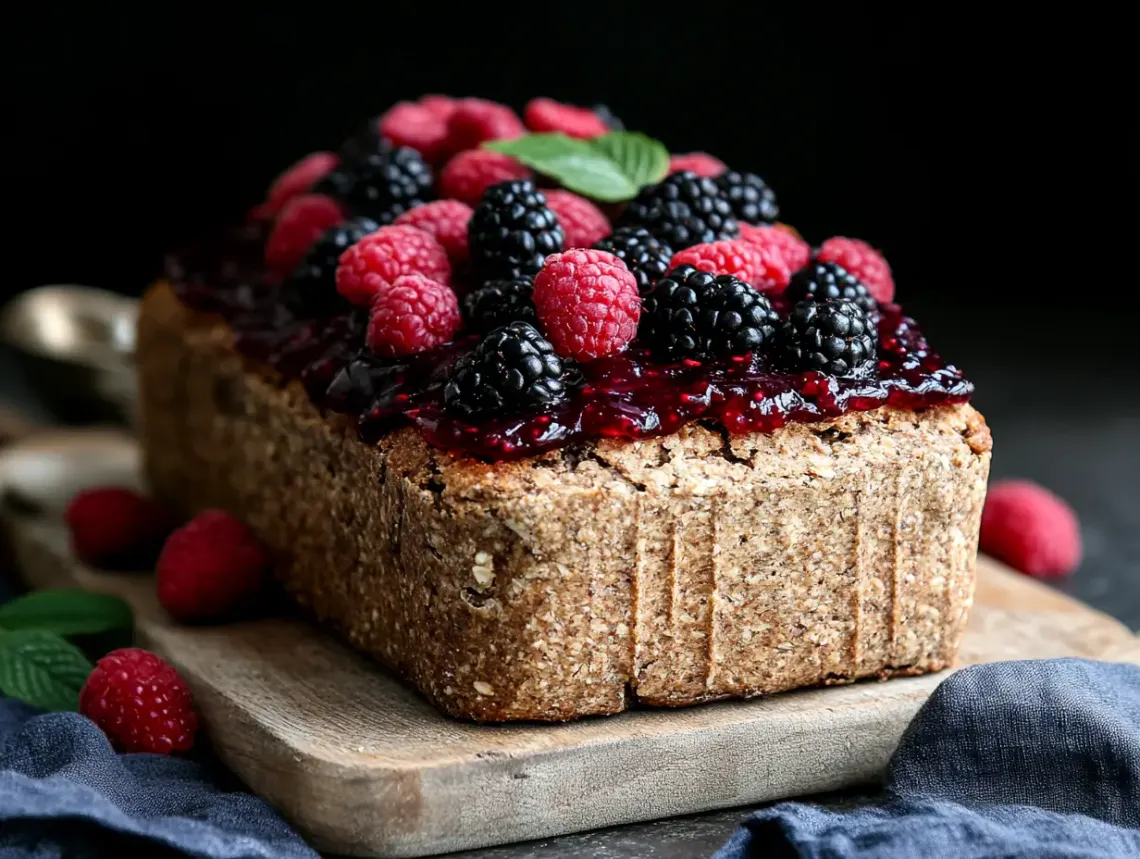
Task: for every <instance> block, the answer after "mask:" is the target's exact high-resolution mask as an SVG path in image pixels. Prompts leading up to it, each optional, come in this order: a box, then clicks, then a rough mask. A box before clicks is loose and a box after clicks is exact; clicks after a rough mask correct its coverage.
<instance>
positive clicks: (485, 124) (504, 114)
mask: <svg viewBox="0 0 1140 859" xmlns="http://www.w3.org/2000/svg"><path fill="white" fill-rule="evenodd" d="M447 134H448V140H447V143H448V149H449V150H450V151H451V152H459V151H460V150H463V149H475V148H476V147H478V146H479V144H480V143H485V142H486V141H488V140H513V139H514V138H516V137H522V136H523V135H524V134H526V126H524V125H523V124H522V120H521V119H519V117H518V114H516V113H515V112H514V111H513V110H511V109H510V108H509V107H507V106H506V105H505V104H498V103H496V102H493V101H485V100H484V99H481V98H463V99H460V100H459V101H458V102H457V103H456V105H455V110H454V111H453V112H452V114H451V116H450V117H449V118H448V120H447Z"/></svg>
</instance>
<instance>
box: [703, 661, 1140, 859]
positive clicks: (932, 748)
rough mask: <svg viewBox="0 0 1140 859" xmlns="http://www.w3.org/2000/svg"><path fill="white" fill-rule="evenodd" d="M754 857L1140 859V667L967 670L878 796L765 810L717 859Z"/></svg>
mask: <svg viewBox="0 0 1140 859" xmlns="http://www.w3.org/2000/svg"><path fill="white" fill-rule="evenodd" d="M752 857H765V859H790V857H806V859H926V857H931V859H939V857H947V859H990V857H993V859H997V857H1001V859H1125V857H1127V859H1137V857H1140V668H1137V667H1135V666H1132V665H1118V664H1112V663H1106V662H1091V661H1088V660H1084V659H1052V660H1035V661H1027V662H999V663H994V664H991V665H980V666H976V667H972V668H965V669H963V670H961V671H959V672H957V673H955V674H953V675H951V676H950V677H949V678H948V679H947V680H945V681H944V682H943V683H942V684H941V685H939V687H938V688H937V689H936V690H935V692H934V694H933V695H932V696H931V697H930V700H929V701H927V702H926V704H925V705H924V706H923V708H922V709H921V710H920V711H919V713H918V715H917V716H915V718H914V721H913V722H912V723H911V725H910V727H909V728H908V729H907V730H906V732H905V734H904V735H903V738H902V741H901V743H900V744H899V748H898V750H897V751H896V752H895V754H894V757H893V758H892V759H891V762H890V765H889V767H888V771H887V780H886V795H885V797H884V799H883V801H882V802H881V803H879V804H873V805H865V806H862V807H858V808H855V809H853V810H849V811H832V810H827V809H825V808H822V807H819V806H816V805H810V804H806V803H798V802H785V803H781V804H779V805H775V806H772V807H770V808H767V809H764V810H763V811H760V812H758V813H756V814H754V815H752V816H751V817H749V818H748V819H747V820H745V821H744V823H743V825H742V826H741V828H740V829H738V830H737V831H736V833H735V834H734V835H733V837H732V840H730V841H729V842H728V844H726V845H725V846H724V847H722V848H721V849H720V850H719V851H718V852H717V853H716V855H715V856H714V857H713V859H752Z"/></svg>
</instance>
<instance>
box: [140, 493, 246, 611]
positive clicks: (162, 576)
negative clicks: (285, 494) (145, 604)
mask: <svg viewBox="0 0 1140 859" xmlns="http://www.w3.org/2000/svg"><path fill="white" fill-rule="evenodd" d="M268 568H269V552H268V551H267V550H266V548H265V547H264V546H263V545H262V544H261V541H259V540H258V539H257V537H255V536H254V534H253V532H252V531H250V530H249V528H247V527H246V526H245V524H244V523H243V522H242V521H241V520H239V519H236V518H234V517H233V516H231V515H230V514H229V513H227V512H226V511H225V510H205V511H203V512H202V513H199V514H198V515H197V516H195V517H194V518H193V519H191V520H190V521H189V522H188V523H187V524H185V525H183V526H182V527H181V528H179V529H178V530H177V531H175V532H174V533H173V534H171V535H170V536H169V537H168V538H167V540H166V545H165V546H163V547H162V554H161V555H159V557H158V564H157V565H156V567H155V571H156V574H157V575H156V583H157V585H158V601H159V603H161V604H162V607H163V608H164V609H166V611H167V612H168V613H169V614H170V616H171V617H174V618H176V619H177V620H180V621H183V622H186V623H191V622H194V621H204V620H217V619H219V618H223V617H228V616H231V615H234V614H237V613H238V612H239V611H240V610H241V609H243V608H249V607H250V606H251V604H252V603H253V601H254V599H255V598H256V597H257V596H258V595H259V594H260V593H261V592H262V589H263V587H264V585H265V580H266V572H267V570H268Z"/></svg>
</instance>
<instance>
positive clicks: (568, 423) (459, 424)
mask: <svg viewBox="0 0 1140 859" xmlns="http://www.w3.org/2000/svg"><path fill="white" fill-rule="evenodd" d="M263 240H264V236H263V235H262V234H261V233H260V231H258V230H256V229H247V230H243V231H239V232H237V233H235V234H231V235H229V236H227V237H226V238H225V240H216V241H212V242H207V243H204V244H202V245H200V246H198V247H195V248H190V249H188V250H187V251H186V252H184V253H183V254H181V255H179V256H178V257H173V258H171V259H170V260H169V261H168V264H167V277H168V279H169V280H170V282H171V283H172V285H173V287H174V289H175V291H176V293H177V294H178V296H179V297H180V299H181V300H182V301H183V303H185V304H186V305H187V306H189V307H191V308H193V309H195V310H199V311H203V312H208V313H215V314H218V315H219V316H221V317H222V318H224V319H225V320H226V321H227V322H228V323H229V325H230V326H231V327H232V328H233V330H234V334H235V343H236V345H237V348H238V349H239V350H240V351H241V352H242V353H243V354H245V355H246V356H248V357H249V358H251V359H254V360H258V361H264V362H267V363H269V364H271V365H272V366H274V367H275V368H276V369H277V371H278V372H279V373H280V374H281V375H282V377H284V378H286V379H295V380H299V381H300V382H301V383H302V384H303V385H304V387H305V389H306V391H307V392H308V394H309V396H310V397H311V398H312V400H313V402H314V403H316V404H317V405H318V406H319V407H321V408H323V409H327V410H330V411H335V412H341V413H345V414H350V415H355V416H357V419H358V426H359V431H360V436H361V438H362V439H364V440H366V441H374V440H376V439H377V438H379V437H380V436H381V435H383V434H384V433H385V432H387V431H389V430H391V429H393V428H394V427H397V426H400V425H403V424H407V423H409V422H410V423H411V424H413V425H415V426H416V427H417V428H418V429H419V431H420V432H421V433H422V434H423V436H424V438H425V439H427V441H428V442H430V443H431V444H433V445H435V446H436V447H439V448H443V449H445V450H453V451H461V452H465V453H469V454H472V455H474V456H478V457H481V458H484V459H488V460H505V459H520V458H523V457H526V456H532V455H535V454H538V453H541V452H543V451H546V450H550V449H552V448H556V447H560V446H562V445H564V444H567V443H570V442H574V441H581V440H586V439H596V438H604V437H610V438H627V439H637V438H646V437H650V436H657V435H664V434H667V433H671V432H675V431H676V430H677V429H678V428H680V427H681V426H682V425H684V424H686V423H688V422H691V421H695V420H706V421H707V420H711V421H715V422H716V423H719V424H720V425H722V426H724V427H725V428H726V429H727V430H728V431H729V432H732V433H745V432H756V431H760V432H771V431H772V430H775V429H778V428H779V427H781V426H783V425H785V424H787V423H789V422H812V421H818V420H822V419H826V418H831V417H836V416H838V415H842V414H844V413H845V412H849V411H866V410H869V409H873V408H876V407H878V406H882V405H891V406H897V407H900V408H911V409H917V408H923V407H929V406H935V405H941V404H946V403H963V402H966V401H967V400H968V399H969V398H970V396H971V395H972V394H973V390H974V389H973V385H972V384H970V383H969V382H968V381H966V379H965V378H964V377H963V375H962V373H961V372H960V371H959V370H958V369H957V368H956V367H954V366H953V365H951V364H947V363H945V362H944V361H943V360H942V359H941V358H940V357H939V356H938V355H937V354H936V353H935V352H933V351H931V349H930V348H929V346H928V345H927V343H926V340H925V338H924V337H923V335H922V332H921V331H920V330H919V328H918V326H917V325H916V324H915V322H914V320H912V319H910V318H909V317H907V316H905V315H903V313H902V311H901V309H900V308H899V307H897V306H895V305H891V304H885V305H883V306H882V308H881V312H880V314H879V318H878V336H879V343H878V347H879V368H878V375H877V378H872V379H861V380H856V379H837V378H834V377H830V376H826V375H823V374H821V373H816V372H812V373H799V374H795V373H786V372H780V371H778V370H775V369H772V368H770V367H768V366H766V364H765V362H764V361H763V360H762V359H760V358H756V357H753V356H750V355H748V356H743V357H740V358H733V359H729V360H725V361H718V362H710V363H698V362H695V361H682V362H677V363H672V364H663V363H661V362H659V361H655V360H653V358H652V357H651V356H650V354H649V352H648V350H647V349H645V348H644V347H642V346H641V345H639V344H638V343H637V342H636V341H635V342H634V343H633V344H632V345H631V347H630V348H629V349H627V350H626V351H625V352H623V353H621V354H619V355H616V356H613V357H609V358H604V359H601V360H597V361H593V362H591V363H589V364H585V365H581V366H577V367H573V368H572V370H571V374H572V376H573V377H574V378H573V382H574V384H573V385H572V386H571V393H570V396H569V397H568V398H567V399H566V400H565V401H564V402H562V403H559V404H558V405H557V406H555V407H553V408H551V409H549V410H548V411H545V412H543V413H541V414H524V415H516V416H511V417H498V418H494V419H491V420H485V421H480V422H478V423H467V422H464V421H460V420H457V419H455V418H452V417H450V416H449V415H448V414H447V413H446V412H445V411H444V408H443V386H444V384H445V382H446V380H447V376H448V374H449V372H450V370H451V367H452V365H453V364H454V363H455V361H456V359H457V358H459V357H460V356H461V355H463V354H465V353H467V352H469V351H471V350H472V349H474V347H475V345H476V343H477V342H478V338H477V337H475V336H460V337H459V338H457V339H456V340H455V341H453V342H451V343H448V344H446V345H444V346H441V347H438V348H436V349H432V350H430V351H427V352H423V353H420V354H418V355H414V356H412V357H410V358H400V359H393V358H381V357H378V356H376V355H374V354H372V352H371V351H370V350H369V349H368V348H367V347H366V346H365V344H364V333H365V326H366V322H367V320H366V313H365V312H364V311H362V310H359V309H352V308H350V307H349V305H347V304H345V305H344V307H343V309H342V312H339V313H334V314H333V315H330V316H325V317H322V318H306V317H305V316H304V315H303V314H299V313H298V312H296V311H294V310H290V309H289V307H288V306H287V304H286V303H285V302H282V301H281V300H279V295H280V293H279V290H278V289H277V288H276V286H277V285H276V284H275V283H273V281H272V279H271V278H270V277H268V276H267V275H265V274H264V273H263V272H262V270H261V266H260V257H261V248H262V242H263Z"/></svg>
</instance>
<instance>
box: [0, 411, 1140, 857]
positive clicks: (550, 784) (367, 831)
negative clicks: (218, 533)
mask: <svg viewBox="0 0 1140 859" xmlns="http://www.w3.org/2000/svg"><path fill="white" fill-rule="evenodd" d="M133 444H134V443H133V441H132V440H131V439H130V438H129V437H126V436H121V435H120V436H116V435H115V434H114V433H104V434H103V435H102V437H101V438H99V439H93V438H92V437H91V436H89V435H85V434H83V433H76V432H70V433H65V434H59V435H53V434H41V435H38V436H36V437H33V438H32V439H29V440H26V441H23V442H20V443H17V444H14V445H12V446H10V447H8V448H7V449H6V450H4V451H3V452H0V491H2V492H3V493H4V496H5V497H6V498H7V499H8V500H9V501H10V502H13V503H9V504H7V505H6V506H5V514H4V523H5V526H6V530H7V531H8V537H9V539H10V541H11V546H12V549H13V552H14V554H15V558H16V562H17V564H18V565H19V567H20V569H21V570H22V571H23V573H24V575H25V577H26V579H27V581H28V582H29V584H31V585H33V586H35V587H57V586H75V585H78V586H80V587H85V588H91V589H94V590H101V591H106V592H110V593H115V594H119V595H121V596H123V597H125V598H126V599H127V600H128V601H130V603H131V604H132V605H133V606H134V608H135V611H136V615H137V631H138V639H139V642H140V644H141V645H142V646H144V647H148V648H151V649H153V650H155V651H157V652H158V653H160V654H162V655H163V656H164V657H166V658H167V659H169V660H170V661H171V662H172V663H174V664H175V665H176V666H177V667H178V668H179V670H181V671H182V672H183V674H184V675H185V676H186V678H187V680H188V681H189V682H190V684H191V686H192V688H193V690H194V694H195V696H196V698H197V700H198V703H199V706H200V708H201V710H202V712H203V715H204V718H205V723H206V725H207V727H208V732H209V738H210V741H211V742H212V744H213V745H214V747H215V748H216V749H217V751H218V753H219V755H220V756H221V757H222V759H223V760H224V761H225V762H226V763H227V764H228V765H229V766H230V767H231V768H232V769H233V770H234V771H235V772H237V773H238V774H239V775H240V776H241V777H242V778H243V779H244V780H245V781H246V782H247V783H248V784H249V786H250V787H251V788H252V789H253V790H255V791H256V792H257V793H259V794H261V795H262V796H264V797H265V798H266V799H267V800H268V801H269V802H271V803H273V804H274V805H275V806H277V807H278V808H279V809H280V810H281V811H282V813H283V814H284V815H285V816H286V817H288V818H289V819H290V820H291V821H292V822H293V823H294V824H295V825H296V826H297V827H298V828H299V829H300V830H301V831H302V832H303V833H304V834H305V835H306V837H308V838H309V839H310V840H311V841H312V842H313V843H314V844H315V845H316V846H317V847H319V848H321V849H324V850H327V851H330V852H335V853H341V854H350V855H361V856H423V855H430V854H434V853H441V852H446V851H453V850H461V849H469V848H475V847H480V846H487V845H491V844H500V843H506V842H511V841H520V840H525V839H532V838H541V837H545V836H550V835H555V834H561V833H566V832H573V831H578V830H583V829H592V828H596V827H601V826H611V825H615V824H620V823H628V822H632V821H637V820H649V819H654V818H659V817H666V816H670V815H676V814H685V813H691V812H696V811H703V810H707V809H712V808H725V807H731V806H735V805H743V804H748V803H756V802H760V801H763V800H766V799H775V798H780V797H786V796H793V795H798V794H807V793H815V792H819V791H826V790H832V789H836V788H840V787H844V786H847V785H851V784H856V783H859V782H863V781H867V780H869V779H873V778H874V777H875V776H876V774H877V773H879V772H880V771H881V770H882V769H883V767H884V766H885V764H886V762H887V760H888V758H889V757H890V755H891V753H892V751H893V750H894V748H895V746H896V744H897V742H898V739H899V736H900V735H901V733H902V730H903V729H904V727H905V726H906V724H907V723H908V722H909V721H910V719H911V717H912V716H913V715H914V713H915V711H917V709H918V708H919V707H920V706H921V704H922V702H923V701H924V700H925V699H926V697H927V696H928V695H929V694H930V692H931V691H932V690H933V689H934V687H935V686H937V685H938V683H939V682H941V681H942V680H943V679H944V678H945V676H946V674H945V673H943V674H941V675H935V676H929V677H917V678H907V679H898V680H892V681H890V682H887V683H859V684H855V685H852V686H842V687H833V688H828V689H814V690H805V691H801V692H793V693H787V694H783V695H778V696H773V697H770V698H765V699H758V700H753V701H747V702H726V703H719V704H708V705H704V706H700V707H693V708H689V709H682V710H641V711H634V712H629V713H625V714H622V715H620V716H612V717H604V718H596V719H587V720H583V721H580V722H575V723H571V724H567V725H534V724H519V725H511V726H479V725H473V724H468V723H462V722H457V721H454V720H450V719H448V718H446V717H444V716H442V715H440V714H439V713H437V712H436V711H435V710H434V709H433V708H432V707H431V706H429V705H428V704H427V703H426V702H424V701H423V700H421V699H420V697H419V696H418V695H417V694H416V693H415V692H414V691H413V690H412V689H411V688H410V687H407V686H405V685H404V684H402V683H401V682H400V681H399V680H398V679H395V678H393V677H391V676H389V675H388V674H387V673H385V672H384V670H382V669H381V668H380V667H379V666H378V665H376V664H375V663H374V662H372V661H370V660H368V659H365V658H362V657H360V656H357V655H356V654H355V653H353V652H352V651H351V650H349V649H348V648H347V647H345V646H343V645H342V644H340V643H339V642H338V641H337V640H336V639H335V638H334V637H333V636H331V635H329V634H328V633H327V632H325V631H323V630H321V629H320V628H318V627H317V626H315V625H313V624H311V623H310V622H309V621H307V620H305V619H303V618H271V619H263V620H257V621H251V622H246V623H240V624H233V625H229V626H223V627H213V628H187V627H181V626H178V625H176V624H174V623H173V622H171V621H170V620H169V619H167V618H166V617H165V615H164V614H163V612H162V610H161V609H160V607H159V606H158V604H157V602H156V600H155V597H154V592H153V587H152V583H151V581H150V579H149V577H147V576H137V575H120V574H109V573H98V572H95V571H92V570H90V569H88V568H85V567H83V566H82V565H80V564H78V563H77V562H75V561H74V560H73V559H72V558H71V556H70V554H69V552H68V550H67V538H66V533H65V532H64V529H63V527H62V525H60V524H59V521H58V509H59V502H60V499H62V498H66V497H67V496H68V495H70V493H72V492H74V491H75V490H77V489H78V488H81V487H82V486H83V485H91V484H93V483H117V484H120V485H123V484H130V483H133V482H135V478H134V476H133V472H132V468H133V465H132V463H133V461H134V449H133ZM17 510H20V511H21V512H16V511H17ZM30 510H34V511H35V512H34V513H32V512H28V511H30ZM978 577H979V584H978V593H977V600H976V605H975V608H974V613H973V617H972V620H971V625H970V630H969V632H968V634H967V637H966V640H965V643H964V645H963V648H962V653H961V657H962V663H963V664H969V663H980V662H988V661H996V660H1004V659H1025V658H1041V657H1051V656H1084V657H1091V658H1107V659H1115V660H1120V661H1131V662H1135V663H1137V664H1140V640H1138V639H1137V638H1136V637H1135V636H1133V635H1132V634H1131V632H1129V630H1128V629H1127V628H1125V627H1124V626H1122V625H1121V624H1119V623H1118V622H1116V621H1115V620H1113V619H1111V618H1109V617H1108V616H1106V615H1103V614H1101V613H1099V612H1096V611H1094V610H1093V609H1091V608H1089V607H1087V606H1085V605H1083V604H1081V603H1079V602H1076V601H1075V600H1072V599H1070V598H1068V597H1066V596H1064V595H1062V594H1060V593H1058V592H1056V591H1054V590H1052V589H1050V588H1048V587H1045V586H1044V585H1041V584H1039V583H1037V582H1034V581H1032V580H1030V579H1027V578H1025V577H1023V576H1019V575H1017V574H1015V573H1012V572H1010V571H1009V570H1007V569H1006V568H1004V567H1002V566H1001V565H999V564H997V563H996V562H994V561H991V560H989V559H987V558H980V559H979V562H978Z"/></svg>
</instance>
